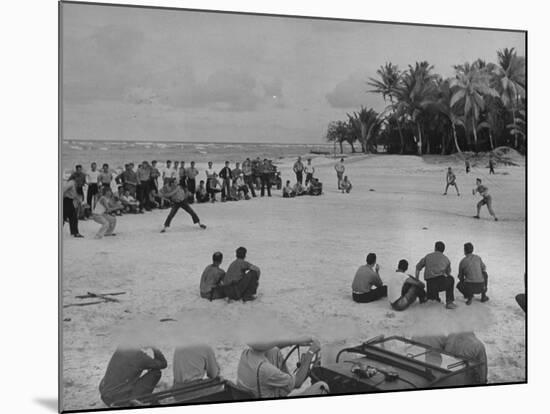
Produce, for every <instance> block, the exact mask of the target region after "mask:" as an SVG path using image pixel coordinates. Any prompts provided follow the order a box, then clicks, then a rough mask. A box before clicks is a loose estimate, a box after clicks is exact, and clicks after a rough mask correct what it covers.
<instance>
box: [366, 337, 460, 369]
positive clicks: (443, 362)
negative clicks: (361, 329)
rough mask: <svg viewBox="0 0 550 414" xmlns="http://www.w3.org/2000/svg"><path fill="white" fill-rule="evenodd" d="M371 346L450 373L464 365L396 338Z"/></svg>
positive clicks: (445, 355) (457, 360) (434, 351)
mask: <svg viewBox="0 0 550 414" xmlns="http://www.w3.org/2000/svg"><path fill="white" fill-rule="evenodd" d="M371 345H372V346H375V347H377V348H380V349H384V350H386V351H390V352H393V353H395V354H399V355H402V356H404V357H407V358H411V359H414V360H417V361H421V362H425V363H427V364H430V365H434V366H437V367H441V368H444V369H448V370H450V371H457V370H460V369H462V368H463V367H464V365H465V364H466V362H465V361H464V360H463V359H460V358H456V357H453V356H450V355H447V354H442V353H440V352H437V351H436V350H433V349H429V348H427V347H424V346H422V345H416V344H412V343H409V342H407V341H403V340H401V339H398V338H392V339H388V340H385V341H383V342H378V343H373V344H371Z"/></svg>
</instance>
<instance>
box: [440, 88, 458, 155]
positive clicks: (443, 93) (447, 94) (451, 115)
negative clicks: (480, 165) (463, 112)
mask: <svg viewBox="0 0 550 414" xmlns="http://www.w3.org/2000/svg"><path fill="white" fill-rule="evenodd" d="M450 83H451V81H450V79H445V80H444V81H443V80H440V81H439V82H438V84H437V86H438V88H437V89H438V97H437V101H436V104H435V108H436V110H437V111H438V112H439V113H441V114H442V115H443V116H444V117H445V118H446V119H447V120H448V122H449V124H450V126H451V131H452V133H453V139H454V144H455V147H456V150H457V152H458V153H459V154H462V151H461V150H460V146H459V145H458V137H457V134H456V125H461V126H464V123H463V121H462V119H461V118H460V117H459V116H458V115H457V113H456V111H455V110H454V109H453V106H452V105H451V99H452V96H453V92H452V90H451V85H450Z"/></svg>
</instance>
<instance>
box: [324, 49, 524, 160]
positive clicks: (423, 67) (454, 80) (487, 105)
mask: <svg viewBox="0 0 550 414" xmlns="http://www.w3.org/2000/svg"><path fill="white" fill-rule="evenodd" d="M453 69H454V76H453V77H450V78H446V79H444V78H443V77H442V76H440V75H438V74H437V73H434V68H433V66H432V65H430V64H429V63H428V62H426V61H424V62H416V63H415V64H414V66H413V65H409V66H408V68H407V69H406V70H400V69H399V68H398V67H397V66H396V65H394V64H392V63H386V64H385V65H384V66H381V67H380V68H379V69H378V70H377V71H376V75H377V76H376V77H374V78H369V79H368V81H367V82H366V83H367V85H368V86H369V87H370V88H371V89H369V90H368V91H367V92H369V93H378V94H381V95H382V97H383V99H384V102H385V103H386V105H387V106H386V108H385V109H384V110H383V111H382V112H381V113H378V112H377V111H376V110H374V109H372V108H365V107H363V106H361V108H360V109H359V110H358V111H356V112H353V113H348V114H346V115H347V119H345V120H339V121H333V122H330V123H329V125H328V128H327V133H326V139H327V140H328V141H329V142H334V144H335V145H336V144H339V146H340V152H341V153H342V152H343V150H344V148H343V144H344V143H347V144H349V145H350V146H351V150H352V152H356V148H355V143H358V144H359V145H360V147H361V151H362V152H376V151H377V148H378V147H379V146H380V145H382V146H383V147H384V148H385V149H386V151H387V152H390V153H399V154H419V155H422V154H450V153H453V152H462V151H465V150H467V151H475V152H478V151H487V150H492V149H494V148H496V147H498V146H502V145H506V146H510V147H513V148H515V149H517V150H519V151H520V152H523V153H525V149H526V138H527V135H526V114H525V105H526V96H525V87H526V85H525V82H526V80H525V58H524V57H523V56H518V55H517V53H516V51H515V49H514V48H511V49H508V48H505V49H503V50H499V51H498V52H497V63H496V64H495V63H488V62H485V61H484V60H482V59H478V60H476V61H475V62H473V63H464V64H462V65H455V66H453Z"/></svg>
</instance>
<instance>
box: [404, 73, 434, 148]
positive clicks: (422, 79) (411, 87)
mask: <svg viewBox="0 0 550 414" xmlns="http://www.w3.org/2000/svg"><path fill="white" fill-rule="evenodd" d="M432 70H433V66H431V65H430V64H429V63H428V62H420V63H419V62H416V64H415V66H414V67H413V66H411V65H409V69H408V71H406V72H405V73H404V74H403V77H402V81H401V82H400V84H399V85H398V86H397V87H396V90H395V98H396V101H397V102H396V104H395V108H396V112H397V114H398V116H406V117H408V118H409V119H410V120H411V122H413V123H414V124H415V125H416V129H417V134H418V137H417V145H418V155H422V117H423V115H424V112H425V109H426V108H427V107H428V106H429V105H431V104H433V101H434V99H435V92H436V86H435V75H433V74H432ZM428 147H429V145H428Z"/></svg>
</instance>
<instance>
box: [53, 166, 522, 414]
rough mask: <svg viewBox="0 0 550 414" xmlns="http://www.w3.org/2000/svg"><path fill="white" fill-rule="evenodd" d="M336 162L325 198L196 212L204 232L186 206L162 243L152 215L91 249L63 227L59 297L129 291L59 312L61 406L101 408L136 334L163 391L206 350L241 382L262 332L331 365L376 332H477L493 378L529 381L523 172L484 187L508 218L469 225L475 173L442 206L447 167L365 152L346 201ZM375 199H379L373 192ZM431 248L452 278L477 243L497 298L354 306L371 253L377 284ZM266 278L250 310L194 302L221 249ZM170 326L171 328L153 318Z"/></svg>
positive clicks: (85, 227) (328, 169)
mask: <svg viewBox="0 0 550 414" xmlns="http://www.w3.org/2000/svg"><path fill="white" fill-rule="evenodd" d="M333 162H334V161H333V160H328V159H324V158H322V157H320V158H316V159H315V160H314V164H315V165H316V167H317V174H316V175H317V176H318V177H319V178H320V180H321V181H322V182H323V183H324V189H325V194H324V195H323V196H321V197H309V196H306V197H300V198H296V199H283V198H281V196H280V191H277V190H275V191H273V197H271V198H267V197H266V198H256V199H253V200H250V201H242V202H236V203H234V202H230V203H223V204H222V203H217V204H213V205H212V204H206V205H205V204H201V205H196V204H195V205H194V206H193V208H194V209H195V210H196V212H197V213H198V215H199V216H200V217H201V220H202V221H203V222H204V223H206V224H207V225H208V229H207V230H205V231H202V230H200V229H198V228H197V227H196V226H193V225H192V222H191V219H190V217H189V216H188V215H187V214H186V213H185V212H183V211H181V210H180V212H179V213H178V215H177V216H176V218H175V219H174V221H173V224H172V227H171V228H170V230H169V232H168V233H166V234H160V233H159V230H160V229H161V227H162V223H163V221H164V219H165V217H166V215H167V214H168V211H167V210H161V211H159V210H157V211H154V212H151V213H146V214H145V215H126V216H123V217H122V218H119V219H118V224H117V230H116V231H117V234H118V235H117V236H116V237H112V238H105V239H104V240H102V241H97V240H94V239H93V238H92V236H93V234H95V232H96V231H97V228H98V225H97V224H96V223H95V222H93V221H87V222H80V230H81V233H83V234H84V235H85V236H86V238H85V239H80V240H76V239H73V238H70V237H69V236H68V228H67V227H68V226H66V228H65V229H64V235H65V240H64V242H63V250H64V252H63V255H64V258H63V269H64V284H63V300H64V303H66V304H67V303H76V302H78V301H79V300H78V299H75V298H74V296H76V295H81V294H85V293H86V292H87V291H93V292H114V291H125V292H127V293H126V294H125V295H122V296H118V298H119V299H120V300H121V303H120V304H117V303H106V304H99V305H92V306H86V307H70V308H66V309H64V311H63V318H70V319H71V320H70V321H68V322H63V335H64V339H63V351H64V358H63V364H64V365H63V377H64V378H63V382H64V398H65V407H64V408H65V409H85V408H94V407H96V408H97V407H102V406H103V404H102V403H101V401H100V398H99V393H98V389H97V387H98V384H99V381H100V380H101V378H102V376H103V374H104V371H105V368H106V365H107V362H108V360H109V358H110V356H111V354H112V352H113V351H114V349H115V347H116V344H117V343H119V342H120V341H123V340H128V338H129V337H130V338H133V337H135V336H139V337H142V338H143V337H145V338H147V339H148V340H151V341H153V342H156V344H157V345H158V346H159V347H160V348H161V349H162V350H163V352H164V353H165V355H166V357H167V359H168V361H169V367H168V368H167V369H166V370H165V371H164V373H163V377H162V379H161V387H166V386H168V385H171V382H172V372H171V358H172V354H173V349H174V346H175V345H176V344H181V343H186V342H197V341H203V342H207V343H210V344H211V345H212V346H213V347H214V348H215V351H216V354H217V357H218V360H219V362H220V365H221V366H222V374H223V376H224V377H226V378H229V379H232V380H234V379H235V378H236V368H237V362H238V359H239V355H240V352H241V350H242V349H243V347H244V343H245V341H246V340H247V339H249V338H252V337H254V336H256V337H257V336H277V335H283V334H285V333H287V332H288V333H306V334H311V335H313V336H316V337H318V338H319V339H320V340H321V342H322V344H323V345H324V346H325V347H324V356H325V358H326V357H327V355H328V354H330V353H332V352H333V350H334V349H336V348H338V347H341V346H343V345H344V344H346V345H356V344H359V343H360V342H361V341H364V340H366V339H369V338H371V337H374V336H377V335H379V334H385V335H391V334H403V335H408V336H410V335H414V334H418V335H420V334H427V333H442V332H451V331H458V330H465V329H471V330H475V331H476V333H477V334H478V337H480V339H482V340H483V341H484V343H485V345H486V347H487V354H488V358H489V381H490V382H491V383H495V382H509V381H521V380H524V379H525V318H524V314H523V312H522V311H521V309H519V307H518V306H517V304H516V303H515V301H514V296H515V295H516V294H517V293H521V292H523V290H524V284H523V275H524V271H525V170H524V168H523V167H506V168H504V167H502V168H498V169H497V175H493V176H490V177H488V180H489V181H487V182H486V184H487V185H488V186H489V189H490V193H491V194H492V196H493V200H494V209H495V211H496V214H497V215H498V217H499V219H500V221H499V222H494V221H492V220H490V217H489V216H488V213H487V211H486V209H484V210H482V219H481V220H475V219H473V218H472V216H473V214H474V213H475V203H476V202H477V201H478V199H479V198H478V197H473V196H472V195H471V189H472V188H473V186H474V184H475V183H474V181H475V177H477V176H481V177H482V178H483V177H487V176H486V174H487V170H483V171H482V170H476V169H474V171H473V172H472V173H470V174H469V175H468V176H466V174H465V173H464V170H463V167H462V165H459V164H456V165H455V168H456V172H457V173H458V174H457V175H458V180H457V182H458V185H459V186H460V189H461V191H462V196H461V197H457V196H456V195H455V193H454V189H452V188H451V189H450V192H449V195H448V196H446V197H444V196H442V195H441V194H442V192H443V189H444V174H445V169H446V167H447V164H443V163H442V164H427V163H424V162H423V161H422V159H421V158H418V157H406V156H363V155H358V156H355V157H354V158H352V159H348V161H347V163H346V165H347V170H346V174H347V175H349V177H350V179H351V181H352V183H353V185H354V188H353V192H352V193H351V194H341V193H339V192H337V191H336V188H335V187H336V174H335V172H334V170H333V167H332V165H333ZM279 165H280V166H282V167H283V168H282V171H283V180H286V179H287V178H288V179H293V174H291V172H290V165H291V161H290V160H286V161H285V162H283V163H282V164H279ZM370 189H373V190H375V191H369V190H370ZM436 240H443V241H444V242H445V243H446V245H447V250H446V252H445V253H446V254H447V255H448V257H449V258H450V259H451V263H452V266H453V273H454V274H455V275H456V270H457V268H458V262H459V261H460V259H461V257H462V255H463V253H462V249H463V247H462V246H463V244H464V243H465V242H467V241H471V242H472V243H473V244H474V246H475V252H476V253H478V254H480V255H481V256H482V258H483V260H484V261H485V263H486V264H487V267H488V272H489V278H490V279H489V292H488V295H489V296H490V298H491V300H490V301H489V302H488V303H485V304H482V303H480V302H479V300H475V301H474V303H473V304H472V305H471V306H470V307H467V306H465V304H464V300H463V299H462V297H461V295H460V294H459V293H458V292H457V291H455V293H456V294H457V304H458V306H459V307H458V309H456V310H454V311H448V310H445V309H444V308H443V306H442V305H438V304H435V303H434V304H430V305H425V306H422V307H420V306H419V305H414V306H413V307H412V308H411V309H410V310H408V311H406V312H402V313H398V312H394V311H392V310H391V309H390V308H389V305H388V303H387V302H386V301H385V300H382V301H379V302H377V303H371V304H356V303H354V302H353V301H352V300H351V297H350V289H351V280H352V278H353V275H354V273H355V271H356V269H357V267H358V266H359V265H362V264H363V263H364V261H365V256H366V254H367V253H368V252H376V253H377V255H378V263H379V264H380V266H381V275H382V278H384V277H388V276H389V275H390V274H391V273H393V271H394V269H395V267H396V264H397V262H398V260H399V259H402V258H406V259H407V260H408V261H409V263H410V269H409V270H410V271H411V272H414V266H415V264H416V263H417V262H418V260H419V259H420V258H421V257H422V256H423V255H425V254H426V253H428V252H430V251H432V249H433V244H434V242H435V241H436ZM241 245H242V246H245V247H247V249H248V259H249V261H251V262H252V263H254V264H256V265H258V266H259V267H260V268H261V270H262V275H261V279H260V289H259V297H258V299H257V300H256V301H254V302H249V303H246V304H243V303H237V302H234V303H230V304H228V303H226V302H225V301H224V300H219V301H214V302H208V301H206V300H204V299H201V298H200V297H199V295H198V284H199V278H200V274H201V272H202V270H203V269H204V267H205V266H206V265H207V264H209V263H210V260H211V255H212V253H213V252H214V251H215V250H220V251H222V252H223V253H224V255H225V257H224V263H223V265H222V267H224V268H226V267H227V265H228V264H229V263H230V262H231V261H232V260H233V258H234V251H235V249H236V248H237V247H238V246H241ZM162 318H172V319H176V320H177V321H176V322H163V323H162V322H159V320H160V319H162Z"/></svg>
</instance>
